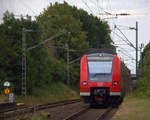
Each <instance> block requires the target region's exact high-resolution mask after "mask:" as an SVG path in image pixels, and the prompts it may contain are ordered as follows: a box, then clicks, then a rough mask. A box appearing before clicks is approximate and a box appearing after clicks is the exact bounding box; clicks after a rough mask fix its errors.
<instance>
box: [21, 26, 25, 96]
mask: <svg viewBox="0 0 150 120" xmlns="http://www.w3.org/2000/svg"><path fill="white" fill-rule="evenodd" d="M21 94H22V96H26V29H25V28H23V30H22V91H21Z"/></svg>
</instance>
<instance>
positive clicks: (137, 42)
mask: <svg viewBox="0 0 150 120" xmlns="http://www.w3.org/2000/svg"><path fill="white" fill-rule="evenodd" d="M136 77H138V22H137V21H136Z"/></svg>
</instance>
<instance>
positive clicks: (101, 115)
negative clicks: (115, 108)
mask: <svg viewBox="0 0 150 120" xmlns="http://www.w3.org/2000/svg"><path fill="white" fill-rule="evenodd" d="M111 110H112V108H108V109H106V110H105V111H104V112H102V113H101V114H100V115H99V116H98V117H97V118H96V120H103V119H104V118H105V117H106V116H107V114H108V113H109V112H110V111H111Z"/></svg>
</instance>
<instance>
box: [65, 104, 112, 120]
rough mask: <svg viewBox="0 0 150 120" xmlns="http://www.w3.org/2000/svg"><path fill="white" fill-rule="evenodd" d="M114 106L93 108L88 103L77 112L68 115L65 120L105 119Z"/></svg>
mask: <svg viewBox="0 0 150 120" xmlns="http://www.w3.org/2000/svg"><path fill="white" fill-rule="evenodd" d="M111 110H112V108H107V109H91V108H90V107H89V106H88V105H87V106H85V108H83V109H81V110H79V111H78V112H76V113H73V114H72V115H70V116H68V117H66V118H65V119H63V120H84V119H86V120H104V119H105V117H106V116H107V114H109V112H110V111H111Z"/></svg>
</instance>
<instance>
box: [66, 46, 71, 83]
mask: <svg viewBox="0 0 150 120" xmlns="http://www.w3.org/2000/svg"><path fill="white" fill-rule="evenodd" d="M66 49H67V85H70V69H69V45H68V44H66Z"/></svg>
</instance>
